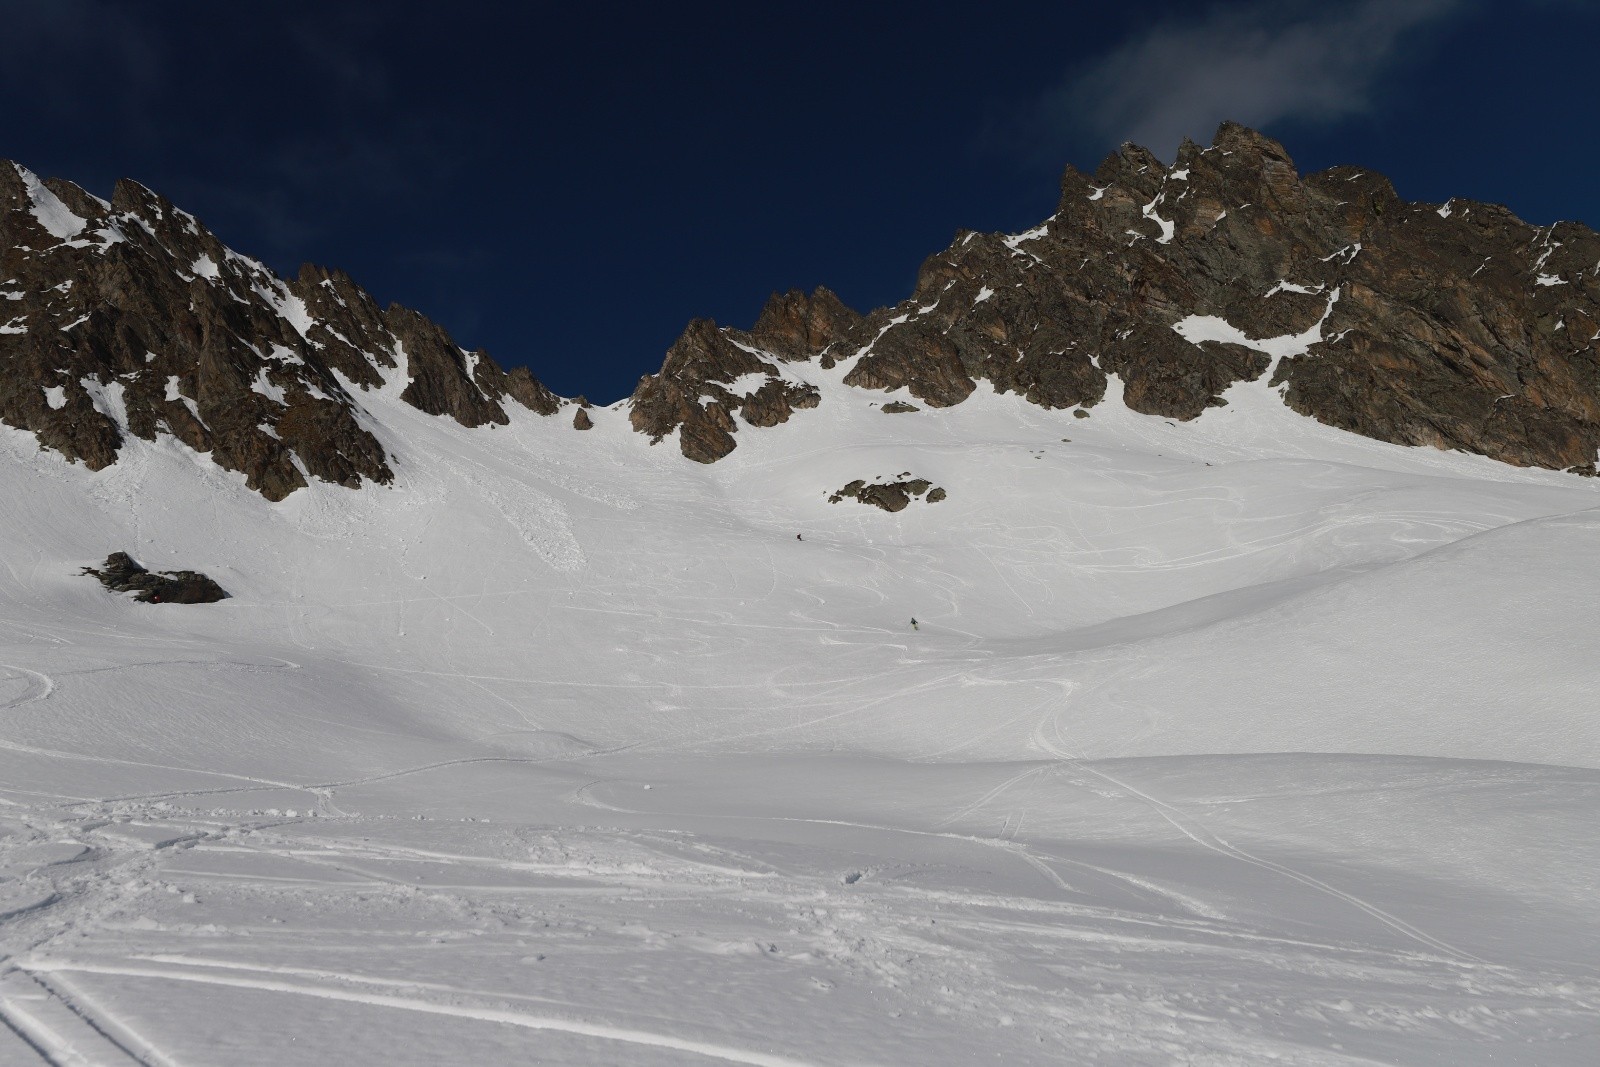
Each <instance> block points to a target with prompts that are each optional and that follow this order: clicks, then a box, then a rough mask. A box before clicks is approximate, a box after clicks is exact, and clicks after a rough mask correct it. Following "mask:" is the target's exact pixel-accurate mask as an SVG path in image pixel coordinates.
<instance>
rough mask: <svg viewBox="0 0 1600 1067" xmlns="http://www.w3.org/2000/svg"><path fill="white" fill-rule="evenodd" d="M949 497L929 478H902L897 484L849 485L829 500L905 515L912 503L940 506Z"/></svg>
mask: <svg viewBox="0 0 1600 1067" xmlns="http://www.w3.org/2000/svg"><path fill="white" fill-rule="evenodd" d="M948 495H949V494H948V493H946V492H945V491H944V490H943V489H941V488H939V487H938V486H936V485H934V484H933V483H932V482H930V481H928V479H926V478H911V477H907V476H906V475H902V476H901V478H900V480H899V481H894V482H869V481H866V480H865V479H862V478H857V479H856V480H855V481H853V482H851V483H850V484H849V485H846V486H845V487H844V488H843V489H840V490H839V491H838V492H836V493H833V494H831V495H830V496H829V497H828V503H830V504H837V503H839V502H840V501H843V500H855V501H859V502H860V503H862V504H871V505H872V506H873V507H875V508H882V509H883V510H884V511H888V512H895V511H904V510H905V509H906V507H907V506H908V505H910V503H911V501H913V500H917V499H922V500H926V501H927V502H928V503H930V504H937V503H938V502H939V501H941V500H943V499H945V497H947V496H948Z"/></svg>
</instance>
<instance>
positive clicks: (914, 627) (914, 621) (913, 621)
mask: <svg viewBox="0 0 1600 1067" xmlns="http://www.w3.org/2000/svg"><path fill="white" fill-rule="evenodd" d="M911 628H912V629H913V630H915V629H917V620H916V619H912V620H911Z"/></svg>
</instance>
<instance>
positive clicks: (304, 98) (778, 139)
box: [0, 0, 1600, 401]
mask: <svg viewBox="0 0 1600 1067" xmlns="http://www.w3.org/2000/svg"><path fill="white" fill-rule="evenodd" d="M0 40H4V41H5V44H4V45H3V51H0V54H3V56H4V60H3V62H0V92H3V94H4V96H3V100H4V103H3V105H0V157H10V158H14V159H16V160H18V161H19V162H21V163H23V164H25V165H27V166H29V167H31V168H33V169H34V170H37V171H40V172H41V173H44V174H59V175H62V176H64V177H69V178H72V179H74V180H76V181H78V182H80V183H81V184H83V185H85V186H87V187H88V188H89V189H90V190H91V191H94V192H97V193H100V194H101V195H106V194H107V193H108V192H109V190H110V186H111V184H112V182H114V181H115V179H116V178H118V177H121V176H128V177H134V178H138V179H139V180H141V181H143V182H144V183H145V184H147V185H149V186H151V187H153V188H155V189H157V190H159V191H161V192H163V193H165V194H166V195H168V196H169V197H171V198H172V199H173V200H175V201H177V202H178V203H179V204H180V205H181V206H183V207H185V208H187V209H189V210H191V211H193V212H194V213H195V214H197V215H199V216H200V217H201V218H202V219H203V220H205V222H206V223H207V224H208V225H210V226H211V228H212V229H214V230H215V231H217V233H218V234H219V235H220V236H221V237H222V238H223V239H224V240H225V241H227V242H228V243H229V244H231V245H233V246H234V247H235V248H237V249H238V250H240V251H242V252H246V253H249V254H253V255H256V256H259V257H261V258H263V259H265V260H266V261H267V262H269V263H270V264H272V265H273V266H274V267H275V268H276V269H278V270H279V271H280V272H285V273H287V272H290V271H293V270H294V269H296V268H297V267H298V265H299V263H300V262H301V261H304V260H311V261H315V262H318V263H323V264H326V265H329V266H338V267H343V268H344V269H346V270H348V271H349V272H350V273H351V274H352V275H353V276H354V277H355V278H356V280H357V281H359V282H361V283H362V284H363V285H365V286H366V287H367V288H368V289H370V290H371V291H372V292H373V293H374V295H375V296H376V297H377V298H378V299H379V300H381V301H385V302H386V301H389V300H398V301H401V302H402V303H406V304H410V305H412V306H414V307H416V308H418V309H420V310H422V311H423V312H424V313H426V314H428V315H429V316H431V317H433V318H435V319H437V320H438V321H440V322H442V323H443V324H444V325H445V326H447V327H448V328H449V329H450V330H451V331H452V332H453V333H454V334H455V335H456V338H457V340H458V341H460V342H461V343H462V344H464V345H467V346H469V347H477V346H483V347H486V348H488V349H489V351H490V352H492V353H493V354H494V355H495V356H496V357H497V358H498V359H499V360H500V361H501V362H502V363H504V364H507V365H514V364H519V363H525V364H528V365H529V366H531V367H532V368H533V369H534V372H535V373H536V374H538V375H539V376H540V377H541V378H543V379H544V380H545V381H546V382H547V383H548V384H550V386H551V387H552V388H554V389H556V390H557V391H558V392H561V393H565V394H568V395H571V394H575V393H580V392H583V393H587V394H588V395H589V396H590V397H591V399H595V400H600V401H611V400H614V399H616V398H618V397H620V396H623V395H625V394H626V393H628V392H629V391H630V390H631V389H632V386H633V383H634V381H635V380H636V379H637V378H638V376H639V375H640V374H643V373H646V372H650V371H653V370H655V369H656V368H657V367H658V366H659V363H660V359H661V355H662V353H663V352H664V351H665V349H666V347H667V346H668V345H669V344H670V343H671V342H672V340H673V339H674V338H675V337H676V336H677V334H678V332H679V331H680V330H681V329H682V327H683V325H684V324H685V322H687V320H688V319H690V318H691V317H694V316H697V315H709V316H712V317H714V318H716V319H717V320H718V321H719V322H726V323H732V324H734V325H740V326H748V325H749V324H750V322H751V321H752V320H753V319H754V317H755V315H756V313H757V311H758V310H759V309H760V306H761V304H762V302H763V301H764V300H765V298H766V296H767V294H768V293H769V292H771V291H772V290H775V289H786V288H789V287H791V286H801V287H805V288H810V287H812V286H815V285H818V284H826V285H828V286H830V287H831V288H833V289H835V290H836V291H838V292H839V293H840V294H841V295H842V296H843V297H844V298H845V299H846V301H848V302H849V303H851V304H853V305H855V306H857V307H858V308H861V309H862V310H865V309H867V308H869V307H871V306H875V305H879V304H888V303H893V302H895V301H897V300H899V299H901V298H902V297H904V296H905V295H906V294H907V292H908V291H909V288H910V285H911V282H912V279H913V277H914V276H915V272H916V268H917V265H918V263H919V262H920V261H921V260H922V259H923V257H925V256H927V255H929V254H931V253H933V252H935V251H938V250H939V249H941V248H943V247H944V246H945V245H946V244H947V243H948V242H949V240H950V238H951V236H952V234H953V233H954V232H955V230H957V229H958V228H963V227H965V228H971V229H982V230H1018V229H1023V228H1026V227H1028V226H1031V225H1033V224H1034V223H1036V222H1038V221H1039V220H1041V219H1043V218H1044V217H1046V216H1047V215H1049V214H1050V213H1051V211H1052V210H1053V209H1054V202H1055V188H1056V182H1057V179H1058V177H1059V174H1060V170H1061V168H1062V166H1063V165H1064V164H1066V163H1068V162H1071V163H1074V164H1076V165H1078V166H1080V167H1083V168H1085V169H1090V168H1092V167H1093V166H1094V165H1095V164H1096V163H1097V162H1098V161H1099V160H1100V159H1101V158H1102V157H1103V156H1104V155H1105V154H1106V152H1108V151H1109V150H1111V149H1113V148H1114V147H1115V146H1116V145H1117V144H1119V143H1121V142H1122V141H1123V140H1126V139H1130V138H1131V139H1135V140H1140V141H1141V142H1143V143H1146V144H1148V145H1149V146H1150V147H1151V148H1153V149H1154V150H1155V151H1156V152H1157V154H1158V155H1161V156H1162V157H1163V158H1170V157H1171V153H1172V149H1173V148H1174V147H1175V145H1176V143H1177V140H1178V138H1179V137H1181V136H1184V135H1187V136H1190V137H1193V138H1194V139H1196V140H1202V141H1204V140H1208V139H1209V137H1210V135H1211V133H1212V131H1213V130H1214V129H1215V126H1216V124H1217V122H1218V121H1220V120H1221V119H1223V118H1236V119H1238V120H1240V121H1244V122H1248V123H1251V124H1253V125H1257V126H1260V127H1261V128H1263V129H1265V130H1267V131H1268V132H1270V133H1272V134H1273V135H1275V136H1277V137H1279V138H1280V139H1282V140H1284V141H1285V143H1286V144H1287V145H1288V147H1289V150H1290V152H1291V154H1293V155H1294V156H1295V159H1296V161H1297V162H1298V163H1299V164H1300V167H1301V169H1302V170H1312V169H1319V168H1322V167H1325V166H1331V165H1333V164H1336V163H1359V164H1363V165H1366V166H1370V167H1374V168H1376V169H1378V170H1382V171H1384V172H1385V173H1387V174H1388V175H1389V176H1390V177H1391V178H1393V179H1394V181H1395V184H1396V185H1397V187H1398V188H1399V190H1400V193H1401V195H1403V196H1407V197H1410V198H1413V199H1427V200H1443V199H1445V198H1447V197H1449V196H1452V195H1457V196H1468V197H1473V198H1476V199H1483V200H1493V201H1499V202H1502V203H1506V204H1509V205H1510V206H1511V207H1512V208H1513V209H1514V210H1516V211H1517V212H1518V213H1519V214H1521V215H1523V216H1524V217H1525V218H1528V219H1529V220H1531V221H1535V222H1549V221H1553V220H1555V219H1558V218H1577V219H1581V220H1583V221H1586V222H1588V223H1590V224H1591V225H1596V224H1600V203H1597V197H1600V85H1597V83H1596V81H1595V73H1594V63H1593V60H1592V59H1591V58H1589V55H1588V53H1589V52H1590V51H1591V50H1592V46H1593V44H1594V43H1595V41H1597V40H1600V0H1504V2H1498V3H1497V2H1491V0H1351V2H1346V3H1320V4H1312V3H1300V2H1294V0H1287V2H1275V3H1248V2H1246V3H1239V2H1234V3H1220V4H1216V5H1212V6H1210V7H1206V6H1204V5H1196V4H1193V3H1144V4H1140V3H1121V4H1115V3H1113V4H1107V3H1103V2H1096V3H1090V4H1077V3H1067V2H1061V0H1057V2H1054V3H1015V4H1002V5H988V4H985V5H979V4H969V5H949V6H943V7H941V6H939V5H929V4H926V3H916V4H912V3H880V4H871V3H867V4H861V3H850V4H843V3H840V4H835V3H828V2H816V3H810V4H805V5H769V4H694V3H679V4H660V5H644V4H627V5H623V4H610V3H588V4H585V5H582V6H581V7H579V8H575V9H573V10H558V9H556V8H555V6H554V5H543V4H539V5H527V6H526V7H524V6H522V5H509V4H502V3H477V2H473V0H456V2H454V3H449V4H438V3H405V2H394V3H383V4H375V3H370V2H361V3H355V2H344V0H320V2H317V3H295V2H280V3H275V4H261V5H245V4H218V3H215V2H214V0H212V2H208V3H193V2H189V0H146V2H137V3H135V2H126V3H115V2H111V0H0Z"/></svg>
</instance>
